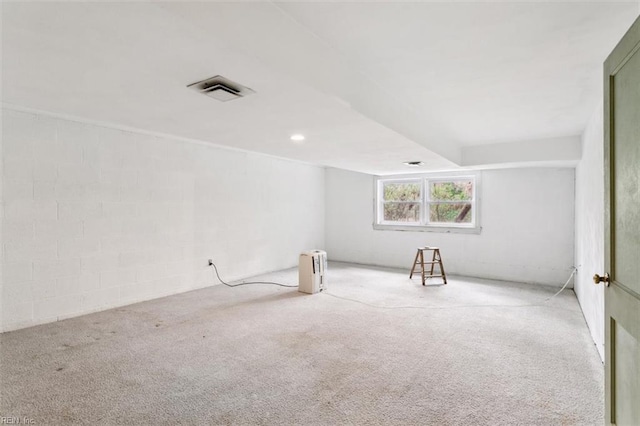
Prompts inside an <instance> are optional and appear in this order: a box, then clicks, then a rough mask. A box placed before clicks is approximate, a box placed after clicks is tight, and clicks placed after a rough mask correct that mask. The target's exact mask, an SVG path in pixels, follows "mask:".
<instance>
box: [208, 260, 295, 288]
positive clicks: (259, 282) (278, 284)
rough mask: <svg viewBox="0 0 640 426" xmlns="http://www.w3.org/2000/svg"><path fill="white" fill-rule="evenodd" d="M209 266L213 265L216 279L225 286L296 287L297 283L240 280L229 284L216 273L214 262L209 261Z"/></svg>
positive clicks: (216, 268)
mask: <svg viewBox="0 0 640 426" xmlns="http://www.w3.org/2000/svg"><path fill="white" fill-rule="evenodd" d="M209 266H213V270H214V272H215V274H216V277H218V281H220V282H221V283H222V284H224V285H226V286H227V287H239V286H241V285H254V284H265V285H277V286H280V287H292V288H293V287H298V286H297V285H289V284H282V283H276V282H273V281H247V282H242V283H238V284H229V283H227V282H225V281H224V280H223V279H222V278H220V274H219V273H218V267H217V266H216V264H215V263H213V262H212V261H209Z"/></svg>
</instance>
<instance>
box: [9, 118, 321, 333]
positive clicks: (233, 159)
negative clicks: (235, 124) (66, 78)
mask: <svg viewBox="0 0 640 426" xmlns="http://www.w3.org/2000/svg"><path fill="white" fill-rule="evenodd" d="M2 119H3V129H2V143H3V150H2V194H3V198H2V229H3V231H4V232H3V233H2V301H1V306H0V308H2V309H0V311H1V312H2V313H1V314H0V315H1V318H0V320H1V322H0V330H2V331H6V330H12V329H17V328H21V327H26V326H30V325H34V324H39V323H44V322H50V321H55V320H57V319H61V318H66V317H70V316H75V315H80V314H83V313H88V312H93V311H96V310H101V309H106V308H110V307H115V306H121V305H124V304H128V303H133V302H138V301H142V300H147V299H152V298H157V297H161V296H165V295H169V294H174V293H178V292H184V291H188V290H191V289H194V288H199V287H203V286H209V285H213V284H216V283H217V281H216V280H215V278H214V275H213V271H212V270H211V269H210V267H208V266H207V259H209V258H212V259H214V261H215V262H216V264H217V265H218V267H219V268H220V272H221V274H222V275H223V277H224V278H225V279H227V280H236V279H240V278H244V277H247V276H252V275H256V274H260V273H264V272H269V271H273V270H279V269H283V268H288V267H292V266H294V265H296V263H297V258H298V254H299V253H300V252H301V251H303V250H308V249H312V248H324V169H323V168H321V167H316V166H311V165H306V164H301V163H297V162H292V161H288V160H283V159H277V158H274V157H270V156H266V155H261V154H257V153H247V152H241V151H235V150H230V149H224V148H219V147H216V146H213V145H207V144H206V143H193V142H186V141H182V140H176V139H172V138H165V137H158V136H151V135H148V134H145V133H144V132H132V131H124V130H119V129H115V128H108V127H102V126H96V125H90V124H84V123H80V122H75V121H70V120H63V119H59V118H53V117H49V116H45V115H39V114H32V113H25V112H18V111H14V110H7V109H3V110H2ZM213 142H224V141H213Z"/></svg>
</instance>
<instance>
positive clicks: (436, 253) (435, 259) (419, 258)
mask: <svg viewBox="0 0 640 426" xmlns="http://www.w3.org/2000/svg"><path fill="white" fill-rule="evenodd" d="M427 250H430V251H433V256H432V257H431V261H430V262H425V261H424V252H425V251H427ZM425 263H426V264H427V265H431V268H430V269H429V273H428V274H427V270H425V268H424V265H425ZM436 264H438V265H440V275H434V274H433V272H434V271H433V269H434V266H435V265H436ZM418 265H420V269H421V272H422V285H425V283H424V282H425V280H426V279H427V278H439V277H441V278H442V280H443V281H444V283H445V284H446V283H447V275H446V274H445V273H444V266H442V257H441V256H440V249H439V248H438V247H420V248H418V252H417V253H416V258H415V259H414V261H413V267H412V268H411V273H410V274H409V279H411V278H412V277H413V273H414V271H415V270H416V266H418Z"/></svg>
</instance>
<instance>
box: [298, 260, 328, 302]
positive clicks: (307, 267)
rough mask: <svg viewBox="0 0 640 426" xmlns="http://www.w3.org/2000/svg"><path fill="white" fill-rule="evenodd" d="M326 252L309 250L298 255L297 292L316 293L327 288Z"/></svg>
mask: <svg viewBox="0 0 640 426" xmlns="http://www.w3.org/2000/svg"><path fill="white" fill-rule="evenodd" d="M326 271H327V252H326V251H322V250H311V251H305V252H302V253H300V264H299V265H298V291H300V292H302V293H309V294H313V293H318V292H319V291H322V290H324V289H326V288H327V276H326Z"/></svg>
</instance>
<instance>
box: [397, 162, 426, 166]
mask: <svg viewBox="0 0 640 426" xmlns="http://www.w3.org/2000/svg"><path fill="white" fill-rule="evenodd" d="M402 164H404V165H405V166H409V167H420V166H423V165H424V163H423V162H422V161H405V162H404V163H402Z"/></svg>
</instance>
